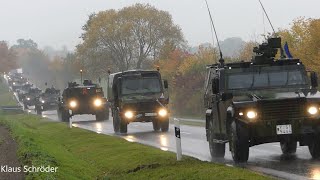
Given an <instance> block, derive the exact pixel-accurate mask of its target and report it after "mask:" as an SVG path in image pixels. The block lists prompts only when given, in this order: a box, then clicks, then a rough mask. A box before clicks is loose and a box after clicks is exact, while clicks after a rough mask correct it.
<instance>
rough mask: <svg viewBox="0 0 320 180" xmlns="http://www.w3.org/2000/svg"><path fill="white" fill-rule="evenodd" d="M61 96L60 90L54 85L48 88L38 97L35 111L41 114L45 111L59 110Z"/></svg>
mask: <svg viewBox="0 0 320 180" xmlns="http://www.w3.org/2000/svg"><path fill="white" fill-rule="evenodd" d="M59 97H60V90H58V89H55V88H54V87H51V88H47V89H46V90H45V92H44V93H42V94H41V95H40V96H39V97H38V98H37V102H36V105H35V111H36V112H37V114H39V115H41V114H42V112H43V111H49V110H57V109H58V98H59Z"/></svg>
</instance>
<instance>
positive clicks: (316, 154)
mask: <svg viewBox="0 0 320 180" xmlns="http://www.w3.org/2000/svg"><path fill="white" fill-rule="evenodd" d="M308 147H309V152H310V154H311V156H312V158H313V159H319V158H320V136H316V137H315V138H313V140H312V142H311V143H310V144H309V145H308Z"/></svg>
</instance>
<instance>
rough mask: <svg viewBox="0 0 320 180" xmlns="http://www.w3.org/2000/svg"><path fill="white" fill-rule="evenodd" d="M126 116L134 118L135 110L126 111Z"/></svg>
mask: <svg viewBox="0 0 320 180" xmlns="http://www.w3.org/2000/svg"><path fill="white" fill-rule="evenodd" d="M124 116H125V117H126V118H128V119H132V118H133V112H132V111H126V112H125V113H124Z"/></svg>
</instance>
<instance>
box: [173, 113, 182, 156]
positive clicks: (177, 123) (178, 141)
mask: <svg viewBox="0 0 320 180" xmlns="http://www.w3.org/2000/svg"><path fill="white" fill-rule="evenodd" d="M173 120H174V134H175V136H176V150H177V161H181V159H182V149H181V135H180V120H179V119H177V118H174V119H173Z"/></svg>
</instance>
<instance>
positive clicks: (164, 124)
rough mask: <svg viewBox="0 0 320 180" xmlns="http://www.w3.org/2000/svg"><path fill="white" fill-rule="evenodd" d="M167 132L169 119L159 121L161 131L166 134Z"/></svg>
mask: <svg viewBox="0 0 320 180" xmlns="http://www.w3.org/2000/svg"><path fill="white" fill-rule="evenodd" d="M168 130H169V119H166V120H164V121H161V131H162V132H168Z"/></svg>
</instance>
